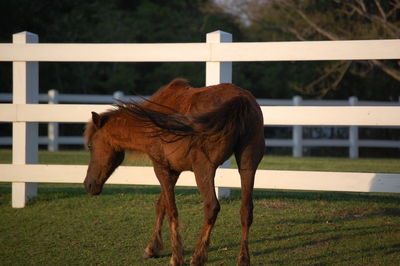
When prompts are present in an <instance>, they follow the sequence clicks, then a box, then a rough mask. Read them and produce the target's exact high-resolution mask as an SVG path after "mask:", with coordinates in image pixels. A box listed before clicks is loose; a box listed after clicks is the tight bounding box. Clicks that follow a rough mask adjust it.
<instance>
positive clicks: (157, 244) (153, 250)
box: [143, 192, 165, 259]
mask: <svg viewBox="0 0 400 266" xmlns="http://www.w3.org/2000/svg"><path fill="white" fill-rule="evenodd" d="M164 216H165V204H164V199H163V193H162V192H161V193H160V197H159V198H158V200H157V203H156V222H155V224H154V231H153V234H152V236H151V240H150V243H149V244H148V245H147V247H146V248H145V249H144V254H143V258H145V259H148V258H155V257H157V256H158V255H160V251H161V250H162V249H163V248H164V245H163V241H162V236H161V230H162V225H163V221H164Z"/></svg>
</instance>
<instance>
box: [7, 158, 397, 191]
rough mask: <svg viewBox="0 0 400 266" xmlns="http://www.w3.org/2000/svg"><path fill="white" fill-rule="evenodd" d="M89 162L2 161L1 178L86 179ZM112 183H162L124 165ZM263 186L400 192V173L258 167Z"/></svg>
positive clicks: (227, 175) (231, 182)
mask: <svg viewBox="0 0 400 266" xmlns="http://www.w3.org/2000/svg"><path fill="white" fill-rule="evenodd" d="M86 170H87V166H85V165H40V164H32V165H12V164H1V165H0V172H1V173H2V175H1V176H0V182H39V183H83V181H84V178H85V175H86ZM107 183H108V184H125V185H127V184H130V185H159V183H158V180H157V178H156V177H155V175H154V172H153V168H152V167H131V166H120V167H119V168H117V170H116V171H115V172H114V174H113V175H112V176H111V177H110V178H109V180H108V181H107ZM177 185H178V186H196V181H195V179H194V175H193V173H191V172H184V173H182V175H181V177H180V178H179V181H178V183H177ZM215 185H216V186H219V187H232V188H239V187H240V177H239V173H238V172H237V169H222V168H218V169H217V173H216V175H215ZM254 187H255V188H259V189H294V190H320V191H352V192H389V193H400V174H381V173H349V172H317V171H277V170H258V171H257V174H256V180H255V184H254Z"/></svg>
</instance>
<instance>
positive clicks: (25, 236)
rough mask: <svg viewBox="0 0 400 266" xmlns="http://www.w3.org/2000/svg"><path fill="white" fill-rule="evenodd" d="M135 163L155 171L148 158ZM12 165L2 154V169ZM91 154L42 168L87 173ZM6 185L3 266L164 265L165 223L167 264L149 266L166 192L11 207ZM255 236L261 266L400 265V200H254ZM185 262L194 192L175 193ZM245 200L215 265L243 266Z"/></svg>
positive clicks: (234, 207) (229, 206)
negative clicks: (238, 264)
mask: <svg viewBox="0 0 400 266" xmlns="http://www.w3.org/2000/svg"><path fill="white" fill-rule="evenodd" d="M134 157H135V160H134V161H135V162H126V164H141V165H142V164H147V163H148V161H147V160H146V159H144V158H141V157H140V156H134ZM10 161H11V156H10V151H7V150H0V163H9V162H10ZM87 161H88V155H87V152H59V153H48V152H41V153H40V163H69V164H85V163H87ZM261 168H263V169H289V170H321V171H363V172H387V173H389V172H391V173H399V172H400V165H399V163H398V160H387V159H379V160H378V159H361V160H348V159H332V158H318V159H316V158H302V159H294V158H289V157H266V158H264V160H263V162H262V164H261ZM10 190H11V189H10V184H4V183H0V265H166V264H168V261H169V256H170V244H169V234H168V230H167V223H166V224H165V225H164V240H165V241H164V242H165V250H164V251H163V252H162V254H161V256H160V258H157V259H151V260H143V259H142V258H141V255H142V251H143V248H144V247H145V246H146V244H147V241H148V240H149V237H150V232H151V229H152V224H153V220H154V217H155V212H154V202H155V200H156V199H157V197H158V193H159V191H160V190H159V187H155V186H154V187H153V186H146V187H145V186H118V185H106V187H105V189H104V193H103V194H102V195H100V196H97V197H91V196H88V195H86V194H85V192H84V190H83V188H82V185H80V184H39V194H38V198H37V199H36V200H35V201H34V202H31V203H30V204H28V206H27V207H26V208H24V209H12V208H11V207H10V200H11V194H10ZM254 199H255V200H254V205H255V209H254V224H253V227H252V229H251V234H250V241H249V245H250V249H251V255H252V263H253V265H331V264H332V265H399V264H400V195H397V194H377V193H373V194H367V193H337V192H300V191H280V190H256V191H255V194H254ZM176 200H177V205H178V208H179V211H180V221H181V227H180V231H181V233H182V236H183V240H184V244H185V260H186V262H189V260H190V256H191V253H192V252H193V248H194V245H195V243H196V241H197V237H198V234H199V231H200V228H201V221H202V214H203V211H202V204H201V200H200V197H199V195H198V193H197V190H196V189H195V188H177V189H176ZM239 206H240V190H236V189H235V190H233V192H232V196H231V197H230V198H229V199H225V200H221V208H222V209H221V212H220V215H219V218H218V221H217V224H216V227H215V230H214V232H213V235H212V241H211V247H210V252H209V265H235V260H236V256H237V253H238V251H239V246H238V244H239V239H240V234H239V232H240V221H239V215H238V213H239Z"/></svg>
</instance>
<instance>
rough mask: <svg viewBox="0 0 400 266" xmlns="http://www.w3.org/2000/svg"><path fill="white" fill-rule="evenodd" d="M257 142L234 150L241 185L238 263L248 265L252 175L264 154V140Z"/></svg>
mask: <svg viewBox="0 0 400 266" xmlns="http://www.w3.org/2000/svg"><path fill="white" fill-rule="evenodd" d="M258 142H259V143H258V144H257V143H256V141H253V143H255V145H248V146H246V147H241V148H240V149H238V150H237V151H236V152H235V157H236V161H237V163H238V168H239V173H240V179H241V186H242V202H241V207H240V219H241V223H242V238H241V241H240V253H239V256H238V265H250V254H249V246H248V235H249V230H250V226H251V224H252V223H253V187H254V176H255V173H256V170H257V167H258V164H259V162H260V160H261V158H262V156H263V154H264V140H262V142H261V141H258Z"/></svg>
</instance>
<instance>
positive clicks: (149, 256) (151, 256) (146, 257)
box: [142, 252, 157, 260]
mask: <svg viewBox="0 0 400 266" xmlns="http://www.w3.org/2000/svg"><path fill="white" fill-rule="evenodd" d="M142 258H143V259H145V260H147V259H151V258H157V255H154V254H153V255H151V254H148V253H147V252H143V255H142Z"/></svg>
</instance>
